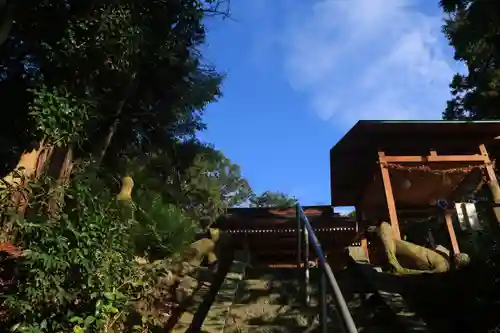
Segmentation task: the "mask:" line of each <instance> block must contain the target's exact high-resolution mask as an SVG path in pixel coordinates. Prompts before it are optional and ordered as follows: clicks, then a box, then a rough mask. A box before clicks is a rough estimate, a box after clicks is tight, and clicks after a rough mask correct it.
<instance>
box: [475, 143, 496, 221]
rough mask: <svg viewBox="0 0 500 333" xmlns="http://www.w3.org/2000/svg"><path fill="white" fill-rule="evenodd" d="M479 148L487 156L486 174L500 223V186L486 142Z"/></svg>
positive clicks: (494, 210)
mask: <svg viewBox="0 0 500 333" xmlns="http://www.w3.org/2000/svg"><path fill="white" fill-rule="evenodd" d="M479 150H480V151H481V155H483V156H484V157H485V167H486V175H487V176H488V183H489V184H488V185H489V187H490V191H491V194H492V197H493V212H494V213H495V217H496V220H497V223H500V186H499V185H498V179H497V176H496V174H495V170H494V169H493V164H492V163H491V160H490V157H489V155H488V151H487V150H486V147H485V146H484V144H481V145H479Z"/></svg>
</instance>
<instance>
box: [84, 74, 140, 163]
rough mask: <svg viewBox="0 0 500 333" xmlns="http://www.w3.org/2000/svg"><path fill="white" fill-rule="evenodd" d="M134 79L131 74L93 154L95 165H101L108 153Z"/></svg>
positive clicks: (134, 75) (133, 75)
mask: <svg viewBox="0 0 500 333" xmlns="http://www.w3.org/2000/svg"><path fill="white" fill-rule="evenodd" d="M135 77H136V73H134V74H132V76H131V77H130V81H129V83H128V86H127V88H126V89H125V94H124V96H123V98H122V99H121V100H120V101H119V102H118V105H117V106H116V112H115V115H114V120H113V122H112V123H111V125H110V126H109V128H108V130H107V132H106V136H105V137H104V140H103V142H102V144H101V145H99V146H98V148H97V149H96V151H95V153H94V159H95V162H96V164H97V165H101V163H102V160H103V159H104V156H105V155H106V152H107V151H108V148H109V147H110V146H111V142H112V141H113V137H114V136H115V133H116V131H117V129H118V125H119V124H120V116H121V114H122V112H123V107H124V106H125V103H126V102H127V100H128V98H129V97H130V94H131V92H132V90H133V87H134V84H135V82H136V81H135Z"/></svg>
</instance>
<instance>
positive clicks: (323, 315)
mask: <svg viewBox="0 0 500 333" xmlns="http://www.w3.org/2000/svg"><path fill="white" fill-rule="evenodd" d="M319 279H320V280H319V293H320V295H319V307H320V308H319V325H320V331H321V333H327V331H328V329H327V318H328V313H327V308H326V305H327V304H326V293H327V287H326V275H325V271H324V269H323V268H321V271H320V277H319Z"/></svg>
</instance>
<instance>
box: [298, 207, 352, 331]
mask: <svg viewBox="0 0 500 333" xmlns="http://www.w3.org/2000/svg"><path fill="white" fill-rule="evenodd" d="M296 215H297V223H298V225H297V264H298V266H299V267H300V266H301V264H302V263H303V264H304V268H305V274H304V277H305V288H304V289H305V290H304V291H305V301H306V303H307V304H308V303H309V287H308V286H309V241H310V242H311V244H312V248H313V249H314V252H316V256H317V258H318V261H319V268H320V275H321V277H320V291H319V292H320V325H321V332H323V333H326V332H327V327H326V320H327V304H326V303H327V302H326V291H327V284H328V285H329V286H330V288H331V289H332V291H333V300H334V302H335V306H336V309H337V311H336V312H337V314H338V316H339V319H340V322H341V323H342V326H343V329H344V332H346V333H358V330H357V328H356V325H355V324H354V320H353V319H352V316H351V313H350V312H349V308H348V307H347V303H346V301H345V298H344V296H343V295H342V292H341V290H340V287H339V284H338V282H337V279H335V276H334V275H333V272H332V269H331V267H330V265H329V264H328V263H327V262H326V258H325V255H324V253H323V249H322V248H321V245H320V243H319V241H318V238H317V237H316V234H315V233H314V230H313V228H312V226H311V223H310V222H309V219H308V218H307V216H306V214H305V213H304V210H303V209H302V207H301V206H300V204H298V203H297V205H296ZM302 233H304V235H302ZM302 236H304V242H302ZM303 244H304V258H302V245H303Z"/></svg>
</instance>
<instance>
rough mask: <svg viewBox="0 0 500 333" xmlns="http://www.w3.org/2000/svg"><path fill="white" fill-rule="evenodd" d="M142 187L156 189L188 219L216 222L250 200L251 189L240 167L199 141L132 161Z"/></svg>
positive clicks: (179, 144)
mask: <svg viewBox="0 0 500 333" xmlns="http://www.w3.org/2000/svg"><path fill="white" fill-rule="evenodd" d="M129 164H130V165H135V166H136V167H135V168H132V169H131V171H132V173H133V174H135V175H136V177H137V178H138V179H139V181H138V183H139V186H144V187H147V188H149V189H154V190H156V191H158V192H160V193H162V196H163V197H164V198H165V200H166V201H167V202H172V203H175V204H176V205H178V206H180V207H182V209H183V210H184V211H185V212H186V213H187V215H188V216H190V217H192V218H193V219H196V220H200V219H202V220H204V221H205V223H204V226H206V225H207V224H210V223H211V222H213V221H214V220H215V219H216V218H217V217H219V216H220V215H221V214H222V213H223V212H224V211H225V210H226V209H227V208H230V207H235V206H238V205H241V204H242V203H244V202H246V201H248V199H249V198H250V197H251V195H252V190H251V188H250V186H249V184H248V181H247V180H246V179H245V178H244V177H243V176H242V175H241V171H240V167H239V166H238V165H236V164H234V163H232V162H231V160H230V159H229V158H227V157H226V156H225V155H224V154H223V153H222V152H221V151H218V150H216V149H214V148H213V147H212V146H211V145H208V144H204V143H201V142H199V141H198V140H196V139H193V140H186V141H184V142H179V143H177V144H176V145H175V146H172V147H170V148H169V150H161V149H158V150H156V151H153V152H149V153H148V154H147V155H146V156H145V157H143V158H140V159H136V160H135V161H133V162H129Z"/></svg>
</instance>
